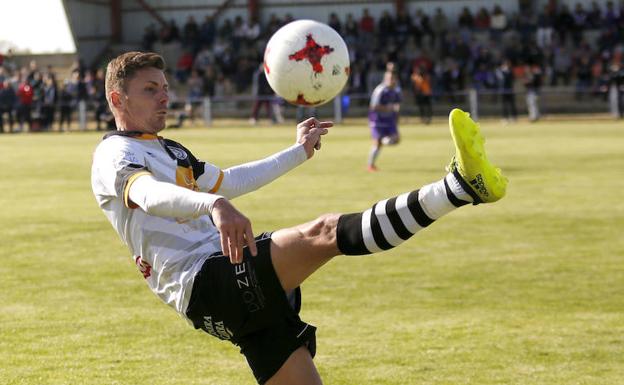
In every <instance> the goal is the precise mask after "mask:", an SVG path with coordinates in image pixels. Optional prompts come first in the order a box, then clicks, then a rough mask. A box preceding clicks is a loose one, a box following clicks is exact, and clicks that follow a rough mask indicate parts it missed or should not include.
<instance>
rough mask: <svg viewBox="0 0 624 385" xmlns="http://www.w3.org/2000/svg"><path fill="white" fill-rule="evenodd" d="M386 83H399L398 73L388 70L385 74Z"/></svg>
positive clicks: (391, 84) (388, 84) (391, 85)
mask: <svg viewBox="0 0 624 385" xmlns="http://www.w3.org/2000/svg"><path fill="white" fill-rule="evenodd" d="M384 83H386V85H387V86H388V87H395V86H396V85H397V78H396V75H395V74H394V73H392V72H386V73H385V74H384Z"/></svg>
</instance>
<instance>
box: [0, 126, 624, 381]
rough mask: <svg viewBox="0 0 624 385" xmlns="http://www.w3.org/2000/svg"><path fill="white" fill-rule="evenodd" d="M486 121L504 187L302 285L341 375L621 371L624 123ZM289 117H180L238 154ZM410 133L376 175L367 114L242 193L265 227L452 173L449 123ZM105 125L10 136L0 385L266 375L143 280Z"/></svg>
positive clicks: (186, 139) (326, 374)
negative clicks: (99, 166)
mask: <svg viewBox="0 0 624 385" xmlns="http://www.w3.org/2000/svg"><path fill="white" fill-rule="evenodd" d="M482 125H483V130H484V132H485V135H486V137H487V139H488V146H489V153H490V158H491V159H493V160H494V161H495V162H496V163H497V164H499V165H500V166H501V167H502V168H503V170H504V171H505V173H506V175H507V176H508V177H509V179H510V185H509V191H508V195H507V197H506V198H505V199H504V200H503V201H501V202H499V203H497V204H494V205H491V206H478V207H472V206H471V207H465V208H462V209H460V210H458V211H456V212H454V213H452V214H450V215H449V216H447V217H444V218H442V219H441V220H439V221H438V222H437V223H436V224H434V225H433V226H431V227H430V228H429V229H427V230H425V231H423V232H421V233H419V234H418V235H417V236H415V237H414V238H412V239H411V240H410V241H408V242H406V243H405V244H404V245H402V246H401V247H399V248H397V249H394V250H392V251H390V252H386V253H383V254H378V255H374V256H366V257H338V258H336V259H335V260H334V261H332V262H330V263H329V264H328V265H327V266H325V267H324V268H323V269H321V270H320V271H319V272H317V273H316V274H315V275H314V276H313V277H311V278H310V279H309V280H308V281H307V282H306V283H305V284H304V285H303V295H304V306H303V310H302V318H303V319H304V320H306V321H308V322H310V323H312V324H314V325H316V326H318V327H319V330H318V334H317V336H318V354H317V357H316V359H315V361H316V363H317V365H318V367H319V370H320V372H321V375H322V376H323V378H324V381H325V383H326V384H330V385H331V384H344V385H347V384H349V385H379V384H388V385H389V384H394V385H406V384H407V385H412V384H476V385H488V384H521V385H529V384H547V385H550V384H565V385H570V384H596V385H606V384H613V385H616V384H617V385H619V384H622V383H623V382H624V235H623V230H624V199H622V198H623V193H622V192H623V191H624V177H623V176H624V174H623V170H624V150H623V149H624V127H623V126H622V123H621V122H612V121H607V120H598V121H593V120H589V119H584V120H577V121H574V120H570V121H558V122H540V123H538V124H533V125H529V124H528V123H518V124H515V125H509V126H503V125H502V124H500V123H499V122H498V121H494V120H491V121H485V122H483V123H482ZM293 126H294V125H291V126H282V127H254V128H251V127H244V126H241V127H236V126H235V125H232V124H230V125H228V126H227V127H221V128H219V127H213V128H209V129H204V128H202V129H185V130H181V131H168V132H167V131H166V132H165V133H166V135H167V136H168V137H171V138H172V139H177V140H180V141H181V142H182V143H184V144H185V145H187V147H189V148H191V149H192V150H193V152H194V153H196V154H197V155H199V156H200V157H202V158H205V159H208V160H210V161H212V162H213V163H215V164H218V165H220V166H222V167H227V166H230V165H233V164H236V163H239V162H242V161H247V160H253V159H256V158H259V157H262V156H264V155H268V154H271V153H272V152H274V151H276V150H279V149H281V148H283V147H284V146H286V145H288V144H289V143H291V142H292V141H293V140H294V130H293ZM402 134H403V142H402V143H401V144H400V145H399V146H397V147H395V148H388V149H384V151H383V153H382V154H381V157H380V161H379V167H380V169H381V170H382V171H381V172H379V173H377V174H369V173H366V172H365V171H364V164H365V158H366V154H367V152H368V147H369V139H368V131H367V128H366V125H365V122H364V121H354V122H350V124H345V125H341V126H337V127H335V128H334V129H333V130H332V133H331V134H330V135H329V136H327V137H326V138H325V139H324V142H323V149H322V151H321V152H320V153H319V154H317V156H316V157H315V158H314V159H312V160H311V161H310V162H308V163H306V164H304V165H303V166H301V167H299V168H298V169H296V170H294V171H293V172H292V173H291V174H289V175H287V176H285V177H283V178H282V179H280V180H278V181H276V182H274V183H273V184H271V185H269V186H266V187H265V188H263V189H261V190H259V191H258V192H256V193H254V194H251V195H249V196H245V197H241V198H239V199H237V200H235V201H234V203H235V204H236V205H237V207H239V209H241V211H243V212H244V213H246V214H247V215H248V216H249V217H250V218H251V219H252V221H253V225H254V230H255V232H256V233H258V232H260V231H265V230H274V229H277V228H282V227H286V226H289V225H294V224H297V223H300V222H303V221H307V220H309V219H312V218H314V217H315V216H317V215H319V214H321V213H324V212H352V211H362V210H364V209H366V208H368V207H369V206H370V205H371V204H372V203H374V202H376V201H378V200H380V199H383V198H385V197H389V196H394V195H397V194H399V193H402V192H404V191H409V190H412V189H414V188H417V187H419V186H420V185H422V184H425V183H427V182H430V181H434V180H437V179H438V178H440V177H442V176H443V175H444V166H445V165H446V164H447V162H448V160H449V158H450V156H451V151H452V143H451V141H450V137H449V134H448V129H447V127H446V124H445V122H443V121H442V120H440V121H439V122H437V123H436V124H434V125H431V126H428V127H424V126H420V125H418V124H415V123H414V124H409V123H405V124H403V126H402ZM99 138H100V134H96V133H72V134H52V133H51V134H32V135H28V134H20V135H2V136H0V154H2V157H1V158H0V170H2V171H1V172H0V175H1V176H2V177H1V178H0V191H1V193H0V202H1V205H0V207H1V211H0V242H1V246H0V288H1V291H0V293H1V298H0V384H32V385H40V384H72V385H74V384H88V385H91V384H124V385H125V384H145V385H159V384H179V385H189V384H214V385H241V384H254V383H255V382H254V380H253V377H252V375H251V372H250V371H249V370H248V368H247V365H246V363H245V361H244V358H243V357H242V356H241V355H240V354H239V353H238V351H237V349H235V348H234V347H233V346H231V345H229V344H228V343H224V342H221V341H218V340H217V339H214V338H213V337H210V336H208V335H207V334H203V333H201V332H198V331H195V330H194V329H193V328H192V327H190V326H189V325H187V324H186V322H185V321H184V320H183V319H181V318H180V317H179V316H178V315H177V314H176V313H175V312H174V311H173V310H171V309H170V308H168V307H167V306H165V305H164V304H162V303H161V302H160V301H159V300H158V299H157V298H156V296H154V295H153V294H152V293H151V292H150V291H149V289H148V287H147V285H146V284H145V283H144V282H143V279H142V277H141V275H140V274H139V273H138V272H137V270H136V268H135V266H134V263H133V261H132V260H131V258H130V255H129V253H128V252H127V250H126V249H125V246H123V245H122V244H121V241H120V240H119V239H118V238H117V235H116V234H115V233H114V231H113V229H112V227H111V226H110V224H109V223H108V222H107V221H106V219H105V217H104V215H103V214H102V213H101V211H100V210H99V208H98V207H97V205H96V203H95V200H94V198H93V196H92V194H91V188H90V164H91V154H92V151H93V149H94V147H95V145H96V144H97V143H98V141H99Z"/></svg>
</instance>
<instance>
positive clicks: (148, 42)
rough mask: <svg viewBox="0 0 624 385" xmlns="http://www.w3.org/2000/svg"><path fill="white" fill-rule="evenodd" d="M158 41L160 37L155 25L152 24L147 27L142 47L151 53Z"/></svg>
mask: <svg viewBox="0 0 624 385" xmlns="http://www.w3.org/2000/svg"><path fill="white" fill-rule="evenodd" d="M157 41H158V35H157V34H156V27H155V26H154V24H150V25H148V26H147V27H145V32H144V33H143V38H142V39H141V46H142V47H143V49H144V50H146V51H151V50H152V47H153V46H154V43H156V42H157Z"/></svg>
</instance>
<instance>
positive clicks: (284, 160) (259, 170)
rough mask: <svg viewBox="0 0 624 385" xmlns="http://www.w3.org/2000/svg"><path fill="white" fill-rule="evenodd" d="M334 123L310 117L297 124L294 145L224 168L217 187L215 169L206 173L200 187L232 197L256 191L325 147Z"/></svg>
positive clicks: (200, 178)
mask: <svg viewBox="0 0 624 385" xmlns="http://www.w3.org/2000/svg"><path fill="white" fill-rule="evenodd" d="M331 126H333V123H332V122H320V121H318V120H316V119H314V118H309V119H307V120H305V121H303V122H301V123H299V125H297V140H296V143H295V144H294V145H292V146H290V147H288V148H287V149H285V150H282V151H280V152H278V153H276V154H273V155H271V156H269V157H266V158H264V159H261V160H257V161H254V162H249V163H245V164H241V165H238V166H234V167H230V168H228V169H226V170H223V174H222V176H221V177H220V181H218V182H217V183H218V185H217V186H216V188H215V186H214V185H213V183H212V182H211V181H210V175H214V173H204V174H203V175H202V176H200V177H199V178H198V179H197V182H198V184H199V186H200V188H202V189H206V190H207V191H210V190H213V191H215V192H218V193H219V194H220V195H222V196H224V197H227V198H228V199H232V198H235V197H238V196H241V195H243V194H246V193H249V192H251V191H255V190H257V189H258V188H260V187H262V186H264V185H266V184H268V183H270V182H272V181H273V180H275V179H277V178H278V177H280V176H282V175H284V174H286V173H287V172H288V171H290V170H292V169H293V168H295V167H297V166H298V165H300V164H301V163H303V162H305V161H306V160H307V159H309V158H311V157H312V156H313V155H314V151H315V150H319V149H320V148H321V135H325V134H327V132H328V131H327V129H328V128H329V127H331ZM204 175H205V176H204ZM213 178H214V177H213ZM207 187H208V188H207Z"/></svg>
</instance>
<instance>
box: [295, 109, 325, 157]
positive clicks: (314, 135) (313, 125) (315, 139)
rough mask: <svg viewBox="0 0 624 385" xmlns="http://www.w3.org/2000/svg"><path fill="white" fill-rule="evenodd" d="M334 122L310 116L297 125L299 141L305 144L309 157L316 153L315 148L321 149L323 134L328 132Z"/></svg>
mask: <svg viewBox="0 0 624 385" xmlns="http://www.w3.org/2000/svg"><path fill="white" fill-rule="evenodd" d="M333 126H334V122H329V121H327V122H320V121H318V120H317V119H316V118H308V119H306V120H304V121H303V122H301V123H299V124H298V125H297V143H301V144H303V148H304V149H305V152H306V154H307V155H308V159H310V158H311V157H312V155H314V150H320V149H321V135H325V134H327V133H328V132H329V131H328V130H327V129H328V128H329V127H333Z"/></svg>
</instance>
